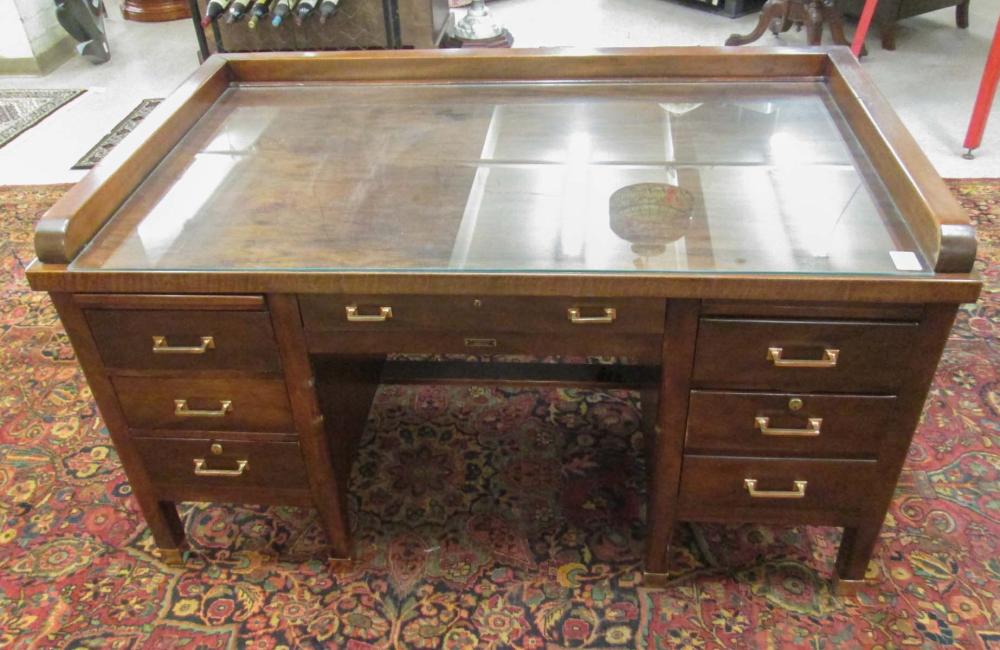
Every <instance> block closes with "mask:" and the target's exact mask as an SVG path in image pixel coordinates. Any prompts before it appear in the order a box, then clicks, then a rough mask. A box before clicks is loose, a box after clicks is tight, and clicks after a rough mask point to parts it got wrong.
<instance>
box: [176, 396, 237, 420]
mask: <svg viewBox="0 0 1000 650" xmlns="http://www.w3.org/2000/svg"><path fill="white" fill-rule="evenodd" d="M232 411H233V401H232V400H230V399H224V400H220V401H219V408H218V409H215V410H199V409H191V408H188V401H187V400H186V399H175V400H174V415H176V416H177V417H181V418H221V417H224V416H225V415H226V414H227V413H232Z"/></svg>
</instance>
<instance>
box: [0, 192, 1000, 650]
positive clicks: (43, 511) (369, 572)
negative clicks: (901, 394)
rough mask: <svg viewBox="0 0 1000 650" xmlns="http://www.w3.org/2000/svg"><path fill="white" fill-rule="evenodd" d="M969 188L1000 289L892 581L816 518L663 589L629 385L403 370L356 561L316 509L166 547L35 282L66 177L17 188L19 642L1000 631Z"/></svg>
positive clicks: (998, 528)
mask: <svg viewBox="0 0 1000 650" xmlns="http://www.w3.org/2000/svg"><path fill="white" fill-rule="evenodd" d="M951 186H952V188H953V189H954V191H955V193H956V194H957V196H958V197H959V199H960V200H961V202H962V204H963V205H964V206H965V208H966V209H967V210H968V211H969V213H970V215H971V216H972V218H973V219H974V220H975V221H976V222H977V223H978V226H979V240H980V248H979V251H980V261H979V268H980V270H981V272H982V273H983V274H984V277H985V279H986V282H987V289H986V291H985V292H984V294H983V297H982V299H981V300H980V301H979V303H978V304H976V305H969V306H967V307H966V308H964V309H963V310H962V311H961V314H960V317H959V319H958V321H957V323H956V326H955V329H954V331H953V333H952V337H951V340H950V341H949V344H948V346H947V350H946V352H945V355H944V359H943V360H942V363H941V366H940V369H939V371H938V373H937V376H936V378H935V381H934V386H933V389H932V391H931V395H930V398H929V400H928V402H927V406H926V409H925V413H924V417H923V421H922V423H921V425H920V428H919V431H918V433H917V435H916V438H915V441H914V443H913V446H912V448H911V450H910V454H909V458H908V462H907V464H906V469H905V471H904V474H903V476H902V480H901V482H900V484H899V488H898V491H897V493H896V497H895V501H894V503H893V506H892V508H891V511H890V513H889V516H888V518H887V519H886V522H885V527H884V529H883V532H882V537H881V540H880V542H879V544H878V548H877V552H876V555H875V558H874V560H873V562H872V563H871V565H870V570H869V575H870V577H871V578H873V579H875V580H876V581H877V582H876V583H875V584H873V585H872V586H870V587H868V588H866V589H864V590H863V592H862V593H861V594H860V595H859V596H858V597H857V598H845V599H838V598H835V597H834V596H833V595H832V594H831V593H830V591H829V586H828V585H829V576H830V571H831V569H832V566H833V561H834V557H835V554H836V548H837V543H838V541H839V538H840V533H839V531H838V530H836V529H828V528H815V527H799V528H790V527H773V526H760V525H745V526H698V527H697V528H696V529H691V528H690V527H681V528H679V529H678V530H679V535H678V536H679V538H680V539H679V543H678V544H677V545H676V547H675V550H674V557H673V562H674V566H675V567H677V568H678V569H679V575H678V576H677V577H676V579H674V580H673V581H672V582H671V583H670V585H669V586H668V588H667V589H663V590H651V589H645V588H643V587H642V586H641V582H640V554H641V550H642V543H643V535H644V526H643V507H644V505H643V504H644V502H645V495H644V492H643V490H644V487H643V482H642V481H641V480H640V477H641V476H642V475H643V463H642V460H641V457H640V454H639V450H641V449H642V444H641V434H640V433H639V421H640V418H639V410H638V408H639V407H638V397H637V395H636V394H634V393H630V392H628V391H610V392H597V391H592V390H568V389H567V390H557V389H547V390H537V389H531V390H527V389H512V388H503V389H498V388H489V387H479V388H476V387H473V388H470V387H443V386H435V387H429V386H428V387H419V386H416V387H412V386H411V387H405V388H404V387H399V386H384V387H382V388H381V389H380V390H379V392H378V394H377V397H376V400H375V405H374V407H373V409H372V412H371V415H370V421H369V426H368V428H367V430H366V433H365V436H364V438H365V439H364V441H363V443H362V445H361V449H360V452H359V457H358V459H357V462H356V463H355V465H354V471H353V474H352V476H351V487H352V498H351V514H352V518H353V521H354V522H355V536H356V540H357V548H358V560H357V562H356V563H355V564H354V565H353V566H352V567H349V568H331V567H330V566H328V565H327V564H326V563H325V562H324V561H323V559H322V549H323V543H324V539H323V535H322V532H321V530H320V528H319V526H318V523H317V519H316V516H315V514H314V512H313V511H311V510H309V509H295V508H282V507H243V506H230V505H209V504H189V505H185V506H183V507H182V515H183V518H184V521H185V525H186V528H187V532H188V535H189V538H190V541H191V544H192V547H193V549H194V550H193V551H192V552H191V553H190V554H189V556H188V561H187V566H186V567H185V568H182V569H178V568H170V567H167V566H165V565H164V564H162V563H161V562H160V561H159V560H158V559H157V558H156V556H155V554H154V553H153V552H152V549H153V545H152V541H151V538H150V535H149V533H148V531H147V529H146V526H145V524H144V523H143V521H142V518H141V517H140V515H139V513H138V510H137V508H136V505H135V503H134V501H133V499H132V497H131V496H130V494H129V485H128V483H127V482H126V480H125V475H124V474H123V472H122V470H121V467H120V466H119V463H118V461H117V457H116V455H115V452H114V449H113V448H112V447H111V445H110V442H109V440H108V437H107V433H106V431H105V429H104V426H103V423H102V421H101V418H100V416H99V414H98V413H97V411H96V410H95V407H94V404H93V402H92V400H91V395H90V392H89V390H88V388H87V385H86V383H85V382H84V379H83V376H82V374H81V372H80V370H79V368H78V367H77V364H76V362H75V360H74V356H73V352H72V349H71V348H70V346H69V343H68V341H67V340H66V336H65V334H64V333H63V330H62V328H61V327H60V326H59V323H58V321H57V319H56V315H55V312H54V311H53V309H52V307H51V305H50V303H49V301H48V299H47V297H46V296H44V295H40V294H36V293H32V292H30V291H29V289H28V288H27V286H26V284H25V281H24V266H25V264H27V263H28V262H29V260H30V259H31V258H32V234H31V233H32V227H33V226H34V223H35V221H36V220H37V219H38V217H39V216H40V215H41V214H42V212H43V211H44V210H45V208H46V207H47V206H48V205H50V204H51V203H52V202H53V201H54V200H55V199H56V198H57V197H58V196H59V195H60V193H61V192H62V191H64V189H65V188H63V187H8V188H3V189H0V261H2V267H0V274H2V275H0V300H2V304H3V309H2V317H0V375H2V376H3V377H4V379H3V381H2V384H0V408H2V413H3V417H2V421H0V647H12V648H139V647H154V648H230V647H246V648H345V649H346V648H349V649H352V650H361V649H367V648H565V647H587V648H634V647H639V648H692V649H705V648H779V647H780V648H837V649H840V648H872V647H877V648H902V647H912V648H940V647H962V648H979V649H985V648H996V647H1000V549H998V539H1000V451H998V445H1000V390H998V368H1000V336H998V335H1000V313H998V302H1000V299H998V298H1000V296H998V293H997V291H998V288H1000V277H998V275H1000V271H998V269H1000V267H998V265H997V260H998V258H1000V224H998V220H1000V181H996V180H981V181H962V182H953V183H951ZM692 530H695V531H696V532H695V533H692ZM696 542H698V543H696ZM702 549H704V550H702ZM705 551H708V552H705Z"/></svg>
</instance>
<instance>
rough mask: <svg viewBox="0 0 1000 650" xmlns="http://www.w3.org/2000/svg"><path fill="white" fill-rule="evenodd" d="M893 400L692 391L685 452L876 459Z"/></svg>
mask: <svg viewBox="0 0 1000 650" xmlns="http://www.w3.org/2000/svg"><path fill="white" fill-rule="evenodd" d="M895 417H896V397H895V396H891V395H808V394H788V393H737V392H726V391H706V390H695V391H691V402H690V407H689V411H688V426H687V437H686V439H685V443H684V448H685V450H686V451H688V452H695V453H723V454H730V455H734V454H748V455H775V456H777V455H781V456H786V455H788V456H818V457H837V456H840V457H855V458H876V457H877V456H878V453H879V447H880V446H881V444H882V440H883V438H884V437H885V434H886V431H887V430H888V429H889V428H890V427H891V426H892V425H893V423H894V422H895Z"/></svg>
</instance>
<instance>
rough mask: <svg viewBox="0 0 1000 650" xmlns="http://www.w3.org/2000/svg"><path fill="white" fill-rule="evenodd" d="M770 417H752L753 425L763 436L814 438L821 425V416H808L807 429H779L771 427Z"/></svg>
mask: <svg viewBox="0 0 1000 650" xmlns="http://www.w3.org/2000/svg"><path fill="white" fill-rule="evenodd" d="M770 425H771V418H765V417H756V418H754V427H755V428H757V429H760V432H761V433H762V434H764V435H765V436H788V437H794V438H815V437H816V436H818V435H819V432H820V428H821V427H822V426H823V418H809V428H808V429H779V428H777V427H771V426H770Z"/></svg>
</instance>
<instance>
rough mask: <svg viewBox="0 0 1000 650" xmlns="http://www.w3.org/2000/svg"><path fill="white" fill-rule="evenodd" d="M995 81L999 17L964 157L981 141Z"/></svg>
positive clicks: (999, 61) (999, 76)
mask: <svg viewBox="0 0 1000 650" xmlns="http://www.w3.org/2000/svg"><path fill="white" fill-rule="evenodd" d="M997 81H1000V19H997V27H996V31H995V32H994V33H993V44H992V45H991V46H990V53H989V56H987V58H986V67H985V68H984V69H983V79H982V81H980V82H979V93H978V94H977V95H976V104H975V106H974V107H973V109H972V118H971V119H970V120H969V130H968V131H967V132H966V134H965V143H964V145H963V146H964V147H965V149H966V152H965V154H964V157H965V158H966V159H968V160H971V159H972V158H973V156H972V151H973V149H978V148H979V145H981V144H982V143H983V133H984V132H985V131H986V120H987V118H989V116H990V107H991V106H993V98H994V96H995V95H996V92H997Z"/></svg>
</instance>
